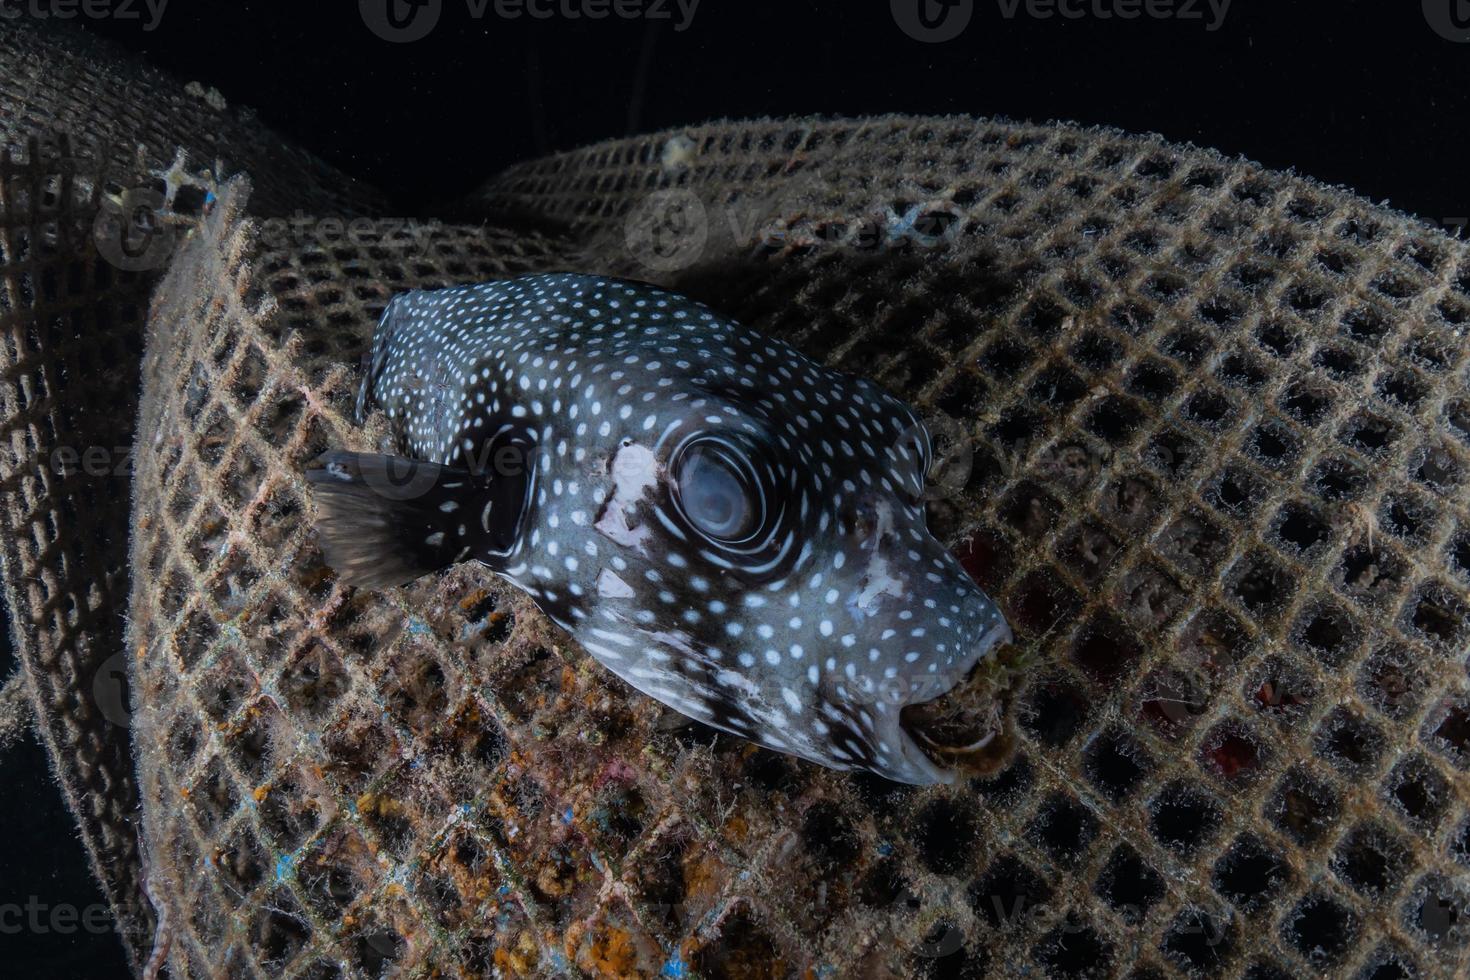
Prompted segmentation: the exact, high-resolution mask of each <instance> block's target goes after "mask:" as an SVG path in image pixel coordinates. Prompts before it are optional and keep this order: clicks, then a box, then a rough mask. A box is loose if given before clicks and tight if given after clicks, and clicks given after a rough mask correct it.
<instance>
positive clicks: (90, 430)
mask: <svg viewBox="0 0 1470 980" xmlns="http://www.w3.org/2000/svg"><path fill="white" fill-rule="evenodd" d="M219 168H223V169H224V172H233V171H235V170H248V171H250V172H252V173H259V174H260V175H261V183H260V188H261V192H262V193H261V195H260V196H259V197H258V198H256V200H255V202H254V204H253V206H254V207H257V208H258V209H259V210H260V212H261V213H264V214H285V213H288V212H289V211H290V210H292V209H296V208H302V209H310V210H313V211H319V212H322V213H338V214H354V213H360V212H361V211H363V210H365V209H378V207H379V206H378V203H377V200H378V199H377V195H376V194H375V193H373V192H370V191H368V190H366V189H364V188H361V187H358V186H357V185H355V184H354V183H353V182H352V181H351V180H350V179H348V178H346V177H343V176H341V175H340V174H336V173H334V172H333V171H331V170H330V169H329V168H327V167H326V166H324V165H323V164H321V163H319V162H317V161H314V160H312V159H311V158H309V157H307V156H305V155H304V154H300V153H298V152H296V151H294V150H290V149H288V148H286V147H285V146H284V145H283V144H281V142H280V140H279V138H278V137H276V136H275V135H274V134H272V133H270V132H269V131H267V130H265V129H264V128H263V127H261V126H260V125H258V124H256V123H253V122H251V121H249V120H248V119H244V118H241V117H239V116H237V115H236V114H234V113H231V112H228V111H224V110H221V109H219V108H216V107H213V106H211V105H210V104H209V103H208V102H207V101H206V100H205V98H203V96H202V94H201V95H195V94H191V93H190V92H188V91H185V89H184V87H183V86H182V85H180V84H178V83H176V82H173V81H172V80H170V79H168V78H166V77H165V76H162V75H160V74H159V73H157V72H154V71H151V70H149V69H147V68H144V67H142V66H140V65H137V64H135V63H132V62H130V61H128V60H126V59H124V58H120V57H119V56H118V55H117V54H116V53H115V52H114V51H112V49H111V48H109V47H108V46H106V45H102V44H97V43H95V42H92V41H90V40H88V38H87V36H86V35H85V34H83V33H80V32H77V31H74V30H61V29H58V30H54V31H53V30H51V29H49V28H46V27H41V26H37V25H36V24H34V23H32V22H30V21H29V20H26V19H23V18H22V19H14V18H7V19H5V23H4V26H3V28H0V568H3V573H4V579H5V584H6V601H7V612H8V614H9V621H10V622H11V624H12V628H11V629H12V636H11V640H12V642H13V646H14V648H15V652H16V654H17V657H18V659H19V662H20V664H21V669H22V672H23V674H24V693H25V695H26V699H27V700H28V702H29V703H30V704H31V705H32V706H33V712H32V713H33V714H34V715H35V716H36V718H37V719H38V725H37V726H36V727H37V731H38V734H39V736H40V738H41V740H42V742H43V743H44V744H45V746H46V749H47V752H48V754H49V756H50V758H51V761H52V764H53V766H54V768H55V771H56V774H57V777H58V779H59V781H60V783H61V785H62V789H63V791H64V793H65V795H66V797H67V800H68V803H69V805H70V806H71V808H72V811H73V812H74V813H76V814H77V816H78V819H79V823H80V825H81V836H82V840H83V843H84V844H85V846H86V848H87V852H88V856H89V858H90V860H91V863H92V866H93V868H94V869H95V871H96V873H97V875H98V877H99V879H100V880H101V881H102V884H103V887H104V892H105V894H106V896H107V898H108V900H109V902H110V903H111V904H112V907H113V911H114V913H115V915H116V917H117V921H118V927H119V931H120V932H121V933H122V935H123V937H124V940H125V942H127V944H128V945H129V948H130V950H131V951H132V952H133V953H134V955H136V953H137V951H138V948H139V947H140V946H141V947H142V948H143V949H144V950H146V949H147V947H148V945H149V943H151V941H152V933H153V926H152V911H151V909H150V907H149V905H148V903H147V902H146V901H145V900H144V897H143V893H142V891H141V887H140V859H139V854H138V842H137V830H136V827H135V825H136V822H137V811H138V804H139V798H138V794H137V786H136V781H135V777H134V765H133V759H132V755H131V751H130V746H129V737H128V730H127V727H126V726H127V721H128V719H127V688H126V686H125V684H124V683H123V678H124V677H125V675H126V663H125V662H124V660H123V657H122V651H123V633H124V618H123V617H124V612H125V608H126V602H127V594H128V572H127V564H126V563H127V547H128V545H127V537H128V528H129V526H130V523H131V522H130V517H129V510H130V485H131V481H130V470H131V465H130V464H131V446H132V443H133V428H134V422H135V419H136V414H137V404H138V390H139V360H140V357H141V353H142V333H143V323H144V320H145V319H146V317H147V310H148V296H149V292H150V290H151V288H152V286H153V285H154V283H156V281H157V278H158V272H159V271H161V266H162V264H163V262H164V261H165V260H166V258H167V254H166V252H159V253H157V254H156V255H148V254H143V255H142V256H141V257H139V260H138V261H130V260H129V259H128V258H126V257H123V256H121V255H120V253H114V252H112V251H109V250H107V248H106V244H105V243H106V242H107V240H108V239H107V237H106V235H105V234H101V233H99V228H100V227H102V226H101V225H99V223H98V218H99V213H101V212H102V211H103V209H104V208H113V209H114V210H115V211H117V213H119V214H120V213H122V211H121V207H122V202H123V201H125V200H127V198H125V197H124V195H125V194H128V193H133V192H138V193H143V194H151V195H156V196H157V200H158V201H159V202H160V203H164V202H165V199H166V206H165V207H164V208H163V211H164V212H165V213H166V214H168V215H170V218H169V220H170V221H173V220H175V219H177V220H178V221H180V222H182V221H183V220H184V219H185V218H186V217H187V213H186V212H187V211H188V209H189V208H193V209H195V210H197V209H198V208H199V207H201V206H202V203H203V201H204V197H205V194H206V191H207V188H208V186H209V184H210V175H209V173H207V172H209V171H213V172H215V175H218V173H219ZM201 174H202V175H201ZM148 200H153V198H148ZM103 217H104V219H105V218H106V215H105V214H104V215H103ZM165 227H166V228H171V229H173V231H170V232H169V234H173V233H178V234H182V233H183V229H184V227H185V226H184V225H183V224H177V225H169V226H165ZM118 241H119V242H120V241H121V238H120V237H119V238H118ZM99 243H103V244H102V246H101V247H99ZM114 259H116V260H117V261H116V263H115V262H114Z"/></svg>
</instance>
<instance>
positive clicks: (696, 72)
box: [0, 0, 1470, 977]
mask: <svg viewBox="0 0 1470 980" xmlns="http://www.w3.org/2000/svg"><path fill="white" fill-rule="evenodd" d="M48 2H49V0H0V8H3V7H9V8H12V9H21V10H22V11H26V10H30V9H33V8H34V7H35V6H36V5H37V4H39V5H40V7H41V8H42V9H46V8H47V4H48ZM119 2H121V0H119ZM374 2H375V3H377V4H378V5H379V7H380V8H381V6H382V4H383V3H384V2H385V0H374ZM395 2H400V0H395ZM420 2H422V0H420ZM533 2H537V3H540V4H543V5H544V8H545V9H552V10H561V9H562V8H563V7H564V6H567V5H570V6H572V7H574V8H577V9H585V8H583V7H582V2H583V0H533ZM625 2H634V3H636V0H625ZM655 2H656V0H644V2H643V3H642V4H641V5H640V6H641V7H642V9H645V10H648V9H650V8H651V7H652V6H653V5H654V4H655ZM658 2H659V6H661V7H662V8H663V9H664V10H667V11H668V13H669V15H670V16H669V18H668V19H655V18H651V17H644V18H640V19H621V18H617V17H609V18H607V19H603V20H591V19H587V18H578V19H574V18H570V17H568V16H566V15H565V14H563V13H556V14H555V15H554V16H552V17H550V18H548V19H533V18H531V17H529V16H525V15H523V16H521V17H520V18H518V19H509V18H506V17H502V16H498V15H497V14H496V13H495V4H494V2H493V0H492V2H491V3H490V5H489V7H488V8H486V9H485V13H484V15H483V16H482V17H480V18H478V19H477V18H476V17H474V16H473V14H472V13H471V10H472V9H473V8H472V7H471V5H470V4H469V3H467V2H466V0H442V4H441V11H440V14H439V18H438V21H437V24H436V25H435V26H434V28H433V30H432V31H431V32H429V34H428V35H427V36H426V37H424V38H422V39H420V40H417V41H414V42H411V43H389V42H387V41H385V40H383V39H382V38H381V37H379V36H377V35H376V34H374V33H373V31H372V30H370V29H369V27H368V26H367V21H366V20H365V19H364V16H363V14H362V12H361V11H360V9H359V7H358V5H357V4H355V3H352V2H351V0H348V2H345V3H341V2H331V3H328V2H320V0H301V2H291V0H282V2H279V3H269V4H268V3H259V2H228V0H219V2H205V0H172V2H170V3H168V4H167V6H166V7H165V9H164V11H163V13H162V16H161V17H160V18H159V19H158V21H157V23H156V25H155V26H153V28H152V29H151V30H150V29H145V28H146V26H147V25H148V23H149V22H150V20H151V15H149V14H147V13H146V10H145V8H144V6H143V4H142V2H141V0H134V2H133V3H132V5H131V6H132V9H134V10H136V11H138V12H139V13H140V14H141V15H142V18H141V19H138V20H128V19H121V18H113V19H103V20H83V21H82V23H83V25H84V26H85V27H86V28H87V29H89V30H92V31H94V32H95V33H98V34H101V35H104V36H106V37H108V38H111V39H113V40H114V41H116V42H118V43H119V44H120V45H122V46H123V47H125V48H128V49H130V50H133V51H136V52H138V53H139V54H141V55H142V56H144V57H146V58H147V59H148V60H150V61H152V62H153V63H155V64H157V65H158V66H160V67H162V68H164V69H166V70H169V71H171V72H173V73H175V74H176V75H178V76H179V77H180V78H181V79H182V80H186V81H187V80H198V81H200V82H203V83H205V84H207V85H213V86H215V87H217V88H218V89H219V90H220V91H221V92H222V93H223V94H224V96H225V97H226V99H228V100H229V101H230V102H231V103H232V104H239V105H248V106H253V107H255V108H256V109H257V110H258V111H259V113H260V115H261V116H262V117H263V118H264V119H265V120H266V121H267V122H268V123H270V124H271V125H272V126H274V127H275V128H276V129H278V130H279V131H281V132H282V133H284V134H286V135H288V136H290V137H292V138H294V139H295V140H297V141H298V142H300V143H301V144H303V145H305V146H307V147H309V148H310V149H313V150H315V151H316V152H317V153H319V154H321V155H322V156H325V157H326V158H327V159H329V160H331V161H332V162H333V163H335V164H337V165H338V166H340V167H341V168H342V169H344V170H346V171H348V172H349V173H352V174H355V175H357V176H360V177H363V178H365V179H367V180H368V181H370V182H372V183H375V184H377V185H379V186H381V187H383V188H384V189H386V190H388V191H389V192H390V193H391V194H392V195H393V196H394V198H395V201H396V202H397V203H396V206H397V207H399V208H401V209H402V213H403V216H412V215H415V214H417V213H419V209H421V208H425V207H429V206H431V205H432V204H433V202H436V201H443V200H447V199H449V198H451V197H453V196H454V195H455V194H457V193H460V192H463V191H466V190H469V189H470V188H471V187H473V186H474V185H475V184H476V183H478V182H479V181H480V180H482V179H483V178H484V177H486V176H488V175H489V174H491V173H492V172H494V171H495V170H497V169H499V168H501V167H503V166H505V165H507V164H510V163H513V162H515V161H518V160H524V159H527V158H529V157H532V156H535V155H538V154H542V153H547V152H551V151H554V150H559V149H567V148H571V147H575V146H578V145H580V144H583V143H587V142H590V141H593V140H598V139H603V138H607V137H613V136H619V135H624V134H628V133H632V132H638V131H644V130H649V129H656V128H662V127H666V126H674V125H680V124H687V123H695V122H700V121H703V120H707V119H712V118H719V117H752V116H784V115H794V114H804V113H827V114H844V115H856V114H870V113H881V112H913V113H967V114H974V115H995V116H1006V117H1010V118H1016V119H1031V120H1036V121H1042V120H1047V119H1067V120H1074V121H1079V122H1083V123H1097V124H1106V125H1110V126H1116V127H1120V128H1122V129H1125V130H1132V131H1153V132H1158V133H1162V134H1163V135H1164V136H1166V137H1168V138H1169V139H1172V140H1177V141H1188V142H1193V143H1198V144H1201V145H1206V146H1212V147H1216V148H1218V149H1220V150H1223V151H1225V152H1227V153H1231V154H1242V155H1244V156H1248V157H1251V158H1254V159H1256V160H1259V161H1261V162H1262V163H1264V164H1266V165H1268V166H1270V167H1275V168H1295V169H1297V170H1298V171H1300V172H1302V173H1305V174H1308V175H1310V176H1313V177H1316V178H1318V179H1321V180H1324V181H1327V182H1330V183H1337V184H1346V185H1349V186H1351V187H1353V188H1354V189H1356V190H1357V191H1359V192H1360V193H1362V194H1363V195H1365V196H1367V197H1369V198H1372V199H1374V200H1378V201H1383V200H1387V201H1389V202H1390V203H1391V204H1393V205H1394V206H1396V207H1399V208H1401V209H1403V210H1407V211H1411V212H1413V213H1415V214H1418V215H1420V216H1421V217H1424V218H1426V219H1427V220H1429V221H1432V222H1435V223H1439V224H1442V225H1445V226H1446V227H1450V228H1453V227H1454V226H1455V225H1458V224H1461V223H1463V222H1464V219H1465V217H1466V216H1467V215H1470V181H1467V173H1470V171H1467V167H1466V162H1467V158H1470V155H1467V152H1466V151H1467V149H1470V43H1456V42H1455V41H1452V40H1450V39H1447V38H1446V37H1445V36H1443V33H1450V31H1449V30H1448V28H1447V27H1446V25H1450V24H1451V23H1452V21H1451V15H1452V13H1454V12H1457V11H1458V12H1459V14H1460V15H1461V16H1462V17H1464V18H1466V20H1470V4H1466V3H1465V2H1464V0H1428V2H1427V3H1420V2H1416V0H1398V2H1393V3H1387V2H1383V0H1336V2H1294V0H1234V2H1232V3H1230V4H1229V6H1228V9H1227V10H1226V12H1225V14H1224V17H1223V19H1220V18H1219V17H1218V14H1217V11H1218V9H1219V6H1218V3H1219V0H1216V3H1217V6H1216V7H1215V8H1213V9H1212V8H1211V7H1210V5H1209V3H1208V2H1207V0H1197V2H1196V0H1173V2H1172V3H1171V2H1168V0H1149V4H1150V5H1151V8H1152V9H1153V10H1155V11H1157V10H1161V9H1167V10H1171V11H1173V12H1174V14H1175V15H1174V16H1170V17H1154V16H1149V15H1147V14H1144V15H1142V16H1140V17H1138V18H1137V19H1132V20H1125V19H1122V18H1119V17H1111V18H1107V17H1103V16H1101V15H1100V14H1099V11H1102V12H1109V11H1114V10H1119V9H1126V7H1127V4H1128V2H1129V0H1065V5H1066V6H1067V8H1068V9H1069V10H1071V11H1077V12H1081V13H1082V14H1083V16H1081V17H1076V18H1069V17H1063V16H1061V15H1060V14H1059V13H1053V15H1052V16H1049V17H1041V16H1035V14H1037V13H1044V12H1046V11H1048V10H1050V11H1056V10H1057V9H1058V6H1057V4H1055V3H1038V2H1037V0H1031V3H1030V4H1028V3H1027V2H1025V0H1017V2H1016V3H1014V4H1013V2H1012V0H973V2H972V3H971V4H970V6H971V8H972V13H971V17H970V20H969V22H968V26H966V27H965V29H964V30H963V32H961V33H960V34H959V36H958V37H956V38H954V39H952V40H948V41H945V42H942V43H923V42H921V41H918V40H915V39H914V38H913V37H911V36H910V35H909V34H908V33H906V32H905V31H904V30H903V29H901V27H900V26H899V20H900V19H903V18H904V17H905V12H904V10H903V9H900V10H899V11H898V12H895V10H894V8H893V7H891V6H890V4H889V3H888V2H885V0H823V2H815V0H771V2H754V0H702V2H700V3H699V4H698V6H697V8H696V9H695V11H694V14H693V17H692V19H690V20H689V21H688V23H687V25H684V26H683V27H682V29H680V25H681V23H682V22H683V21H684V19H685V17H684V14H682V13H681V12H680V9H679V8H678V7H677V5H676V4H675V3H674V2H673V0H668V2H667V3H666V4H665V3H663V2H662V0H658ZM918 2H919V0H903V4H907V5H908V8H907V9H909V10H912V9H914V8H916V7H917V4H918ZM926 2H932V0H926ZM155 3H156V0H155ZM686 3H687V0H686ZM476 5H477V6H478V0H476ZM900 7H902V4H900ZM1133 7H1134V9H1137V10H1140V11H1143V10H1145V9H1147V8H1146V7H1145V3H1144V2H1143V0H1137V2H1136V3H1134V4H1133ZM1186 8H1188V10H1189V11H1191V12H1192V13H1193V14H1194V16H1193V17H1190V16H1182V14H1183V13H1184V12H1185V11H1186ZM404 9H406V8H404ZM938 9H939V8H937V7H933V8H931V10H933V11H938ZM1012 11H1013V13H1012ZM954 13H955V11H951V14H952V15H953V14H954ZM30 15H31V14H29V13H27V14H26V16H30ZM420 16H427V13H426V12H421V13H420ZM1462 22H1463V21H1462ZM425 23H426V21H422V20H420V21H418V24H419V25H423V24H425ZM950 23H951V24H954V23H956V22H954V21H950ZM1436 25H1439V29H1436ZM5 29H8V28H7V24H6V21H4V20H3V19H0V30H5ZM1442 32H1443V33H1442ZM1467 35H1470V32H1467ZM0 665H4V669H5V670H6V672H7V673H8V669H9V667H8V665H9V656H8V652H5V651H3V650H0ZM0 787H3V789H4V792H3V794H0V840H3V841H4V846H3V847H0V973H4V974H5V975H9V976H19V977H26V976H33V975H34V976H57V977H92V976H96V977H117V976H123V975H124V966H123V962H122V958H121V954H120V952H119V950H118V948H117V945H116V941H115V940H114V939H113V937H111V936H110V935H107V934H93V933H88V932H85V931H78V932H73V933H70V934H61V933H58V932H56V931H52V930H49V929H47V930H42V931H37V930H33V929H30V928H24V929H22V931H21V933H20V934H11V933H8V932H6V931H4V930H5V925H6V919H5V917H4V913H5V907H6V904H7V903H10V904H15V905H21V906H24V904H25V903H26V902H27V901H28V899H29V898H30V897H31V896H35V898H36V900H37V901H38V902H40V903H45V904H46V905H47V906H48V907H52V906H56V905H60V904H70V905H73V906H75V907H76V908H77V909H78V911H79V912H80V911H83V910H85V909H86V908H87V907H88V906H89V905H91V904H93V903H96V902H99V901H100V900H101V899H100V895H99V894H98V892H97V890H96V889H95V887H94V886H93V885H92V884H91V882H90V879H89V876H88V872H87V870H86V868H85V865H84V862H83V858H82V850H81V846H80V844H79V843H78V842H77V839H76V835H75V832H74V830H73V828H72V824H71V821H70V818H69V817H68V815H67V814H66V812H65V809H64V807H63V806H62V804H61V801H60V799H59V796H58V794H57V792H56V790H55V789H54V787H53V785H52V783H51V782H50V778H49V774H48V772H47V769H46V764H45V760H44V757H43V756H42V754H41V752H40V749H39V748H38V747H37V746H35V745H34V744H33V743H28V744H25V745H23V746H21V747H20V748H15V749H12V750H11V751H10V752H8V753H6V754H5V755H4V756H0Z"/></svg>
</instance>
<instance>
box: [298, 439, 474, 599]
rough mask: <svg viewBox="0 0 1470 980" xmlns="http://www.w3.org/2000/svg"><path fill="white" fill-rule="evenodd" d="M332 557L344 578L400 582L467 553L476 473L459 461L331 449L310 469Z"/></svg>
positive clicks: (325, 549) (373, 585)
mask: <svg viewBox="0 0 1470 980" xmlns="http://www.w3.org/2000/svg"><path fill="white" fill-rule="evenodd" d="M306 479H307V482H309V483H310V484H312V487H313V491H314V493H313V496H314V497H315V500H316V509H317V515H318V517H317V522H316V527H317V534H318V540H319V542H320V545H321V549H322V553H323V554H324V555H325V557H326V560H327V564H328V565H330V566H331V567H332V569H333V570H334V571H336V573H337V576H338V578H339V579H341V581H342V582H343V583H344V584H347V585H353V586H357V587H359V588H369V589H379V588H391V587H393V586H396V585H403V584H405V583H407V582H411V581H413V580H414V579H416V578H418V577H420V576H422V575H426V574H428V573H429V572H433V571H437V570H439V569H441V568H446V567H448V566H450V565H453V564H455V563H456V562H459V561H462V560H464V559H465V558H466V557H468V556H469V555H470V553H471V549H472V547H473V545H474V542H472V541H471V540H470V538H469V537H467V536H466V532H467V530H469V528H468V525H470V524H471V523H473V525H474V528H473V530H475V531H478V530H479V524H478V521H477V520H473V519H471V520H466V517H467V515H466V514H465V513H464V512H463V511H462V510H461V503H463V502H466V501H469V500H472V499H473V498H474V497H475V496H476V490H475V488H476V486H477V484H478V481H477V480H476V479H475V477H474V476H473V475H472V474H471V473H470V472H469V471H468V470H461V469H454V468H451V467H448V466H440V465H438V464H437V463H428V462H424V461H423V460H417V459H407V458H405V457H403V456H383V455H379V454H376V453H349V452H329V453H326V454H325V455H323V456H321V457H319V458H318V459H317V460H316V462H315V463H314V464H313V468H311V469H308V470H307V471H306Z"/></svg>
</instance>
